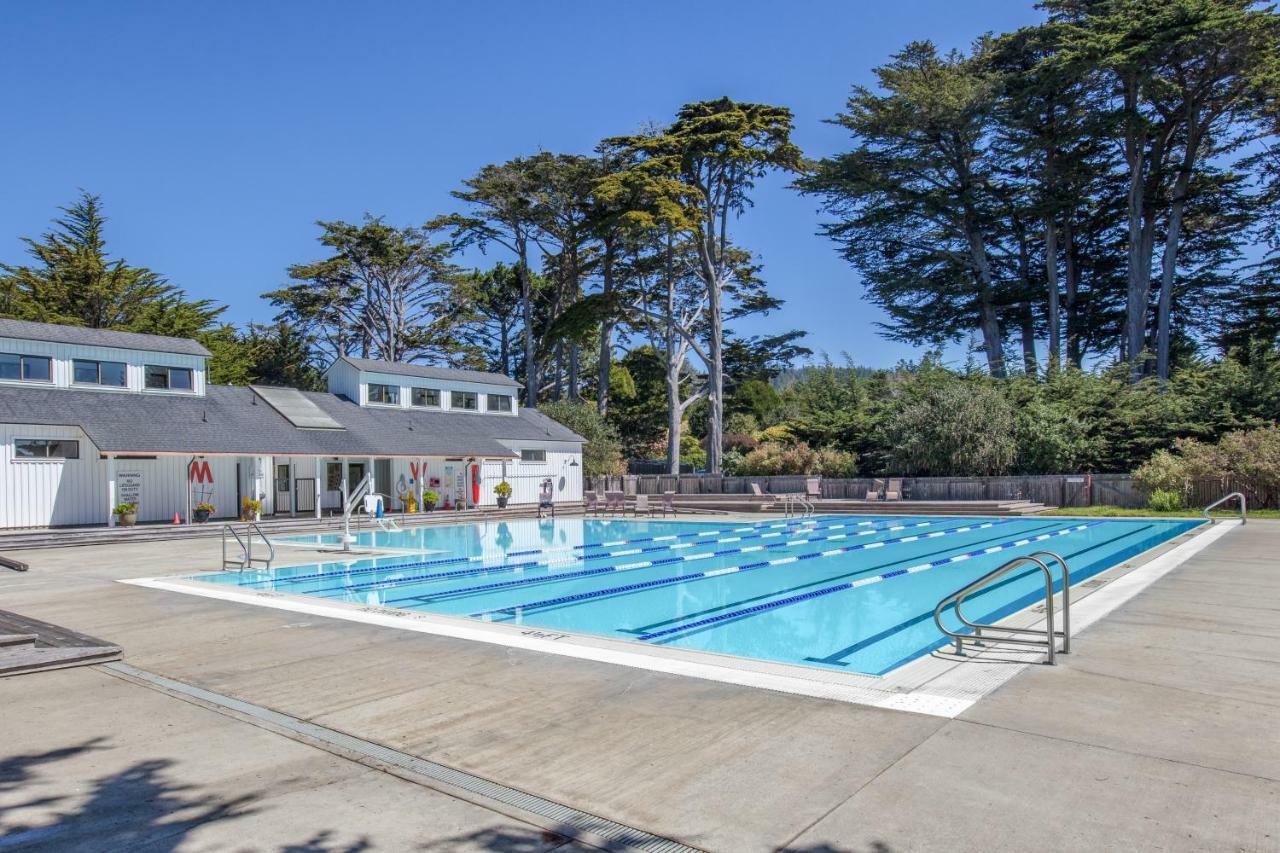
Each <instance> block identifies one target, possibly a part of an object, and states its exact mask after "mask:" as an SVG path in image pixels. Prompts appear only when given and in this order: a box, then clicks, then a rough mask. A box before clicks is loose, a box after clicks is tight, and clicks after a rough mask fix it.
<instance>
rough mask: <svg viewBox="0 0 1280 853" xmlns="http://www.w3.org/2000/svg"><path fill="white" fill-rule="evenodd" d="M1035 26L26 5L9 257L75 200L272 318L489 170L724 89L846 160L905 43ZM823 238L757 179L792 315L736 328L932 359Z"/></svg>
mask: <svg viewBox="0 0 1280 853" xmlns="http://www.w3.org/2000/svg"><path fill="white" fill-rule="evenodd" d="M1039 17H1040V16H1039V13H1037V12H1036V11H1035V9H1034V8H1033V4H1032V2H1030V0H964V2H956V0H898V2H894V3H871V2H849V0H845V1H844V2H812V3H805V2H797V3H777V2H759V0H751V2H745V0H724V2H644V3H627V4H623V3H608V2H594V3H589V2H585V0H584V2H574V3H570V2H542V3H529V2H523V3H521V2H485V3H461V2H458V3H443V2H438V3H426V2H382V3H359V4H357V3H346V4H338V3H321V2H306V3H303V2H293V3H286V2H270V3H261V2H253V3H248V2H219V3H209V4H194V3H172V2H165V3H160V2H156V3H127V2H111V3H91V2H40V3H10V4H6V6H5V12H4V19H5V21H4V26H3V27H2V28H0V115H3V116H4V119H5V126H6V127H5V131H4V132H3V133H0V164H2V165H0V169H3V189H2V190H0V193H2V195H0V199H2V201H0V258H3V259H4V260H5V261H7V262H14V261H16V260H18V259H19V256H20V252H21V248H20V244H19V241H18V238H19V237H20V236H23V235H36V234H39V233H40V232H42V231H43V230H44V229H45V228H46V227H47V225H48V222H49V220H50V219H51V218H52V217H53V215H54V214H55V213H56V208H57V207H58V206H59V205H64V204H67V203H69V202H70V201H71V200H72V199H73V198H74V197H75V195H76V192H77V189H78V188H81V187H83V188H85V189H87V190H90V191H91V192H94V193H97V194H100V195H101V196H102V197H103V200H104V202H105V204H106V211H107V215H108V216H109V217H110V219H111V222H110V224H109V232H108V236H109V239H110V241H111V248H112V250H113V251H114V252H115V253H117V254H120V255H123V256H125V257H126V258H128V259H129V261H130V262H132V263H136V264H140V265H145V266H149V267H152V268H154V269H156V270H158V271H160V272H162V273H164V274H165V275H167V276H168V277H169V278H170V279H171V280H172V281H173V282H174V283H175V284H178V285H180V286H182V287H183V288H185V289H186V290H187V291H188V292H189V293H190V294H191V295H192V296H195V297H212V298H215V299H218V300H220V301H223V302H225V303H226V304H227V305H228V306H229V308H228V311H227V314H226V317H227V319H229V320H231V321H233V322H237V323H241V322H244V321H247V320H255V321H266V320H268V319H270V317H271V314H272V309H271V306H270V305H268V304H267V303H265V302H263V301H262V300H260V299H259V298H258V295H259V294H260V293H262V292H263V291H266V290H269V289H272V288H275V287H278V286H279V285H280V284H281V283H282V282H283V281H284V280H285V274H284V270H285V267H286V266H287V265H288V264H290V263H294V262H298V261H305V260H310V259H313V258H315V257H318V256H319V254H320V252H319V247H318V245H317V244H316V243H315V236H316V233H317V229H316V228H315V226H314V224H313V223H314V221H315V220H317V219H339V218H340V219H348V220H356V219H358V218H359V217H360V216H362V215H363V214H364V213H365V212H366V211H367V212H370V213H373V214H375V215H384V216H386V217H387V218H388V220H389V221H390V222H393V223H396V224H405V225H407V224H419V223H421V222H423V221H425V220H426V219H428V218H430V217H432V216H434V215H436V214H439V213H444V212H448V211H450V210H453V209H454V207H453V204H452V201H453V200H452V199H451V198H450V196H449V191H450V190H451V189H454V188H456V187H457V186H458V183H459V181H460V180H461V179H462V178H464V177H467V176H469V175H472V174H474V173H475V171H476V170H477V169H478V168H480V167H481V166H483V165H484V164H486V163H490V162H500V161H502V160H506V159H508V158H510V157H513V156H517V155H520V154H528V153H531V152H534V151H537V150H539V149H545V150H549V151H557V152H559V151H566V152H584V153H585V152H589V151H590V150H591V148H592V147H593V146H594V144H595V143H596V142H597V141H598V140H599V139H600V138H602V137H604V136H608V135H614V134H620V133H628V132H631V131H634V130H636V129H637V128H639V127H640V126H641V125H642V124H645V123H649V122H665V121H667V120H669V118H670V117H671V116H672V114H673V113H674V112H675V110H676V109H677V108H678V107H679V106H680V105H681V104H683V103H686V102H689V101H696V100H701V99H705V98H712V97H719V96H721V95H728V96H730V97H732V98H735V99H737V100H746V101H763V102H768V103H774V104H782V105H785V106H788V107H790V108H791V109H792V110H793V111H794V112H795V117H796V134H795V139H796V141H797V142H798V144H799V145H800V146H801V147H802V148H803V149H804V151H805V153H806V154H808V155H810V156H822V155H826V154H831V153H834V152H837V151H839V150H841V149H842V146H843V145H844V144H845V138H844V135H843V132H842V131H841V130H840V129H838V128H835V127H831V126H829V125H824V124H823V123H822V120H823V119H824V118H828V117H830V116H831V115H833V114H834V113H835V112H837V111H838V110H839V109H841V108H842V106H843V104H844V100H845V97H846V95H847V93H848V89H849V86H850V85H851V84H854V83H869V82H871V79H872V78H871V71H870V70H871V68H872V67H873V66H875V65H877V64H879V63H881V62H883V61H884V60H885V59H886V57H887V56H888V55H889V54H890V53H891V52H893V51H894V50H896V49H898V48H899V47H901V46H902V45H903V44H905V43H906V42H907V41H909V40H912V39H925V38H927V39H932V40H933V41H935V42H937V43H938V44H940V45H941V46H943V47H944V48H950V47H965V46H967V45H968V44H969V42H970V41H971V40H972V39H973V38H974V37H976V36H978V35H979V34H981V33H983V32H985V31H989V30H996V31H1000V30H1005V29H1010V28H1013V27H1017V26H1021V25H1023V24H1027V23H1031V22H1033V21H1035V20H1038V19H1039ZM818 222H819V218H818V216H817V214H816V212H815V204H814V201H813V200H812V199H806V198H801V197H799V196H797V195H796V194H795V193H793V192H791V191H789V190H787V189H786V188H785V182H784V181H783V180H780V179H779V180H772V181H769V182H767V183H766V184H764V185H762V186H761V188H760V191H759V192H758V194H757V197H756V206H755V208H754V209H752V210H750V211H748V212H747V214H746V216H745V217H744V218H743V219H742V220H740V222H739V223H738V224H737V225H736V227H735V237H736V239H737V241H738V242H739V243H740V244H741V245H743V246H744V247H746V248H749V249H751V250H752V251H754V252H756V253H757V254H758V255H759V256H760V259H761V260H762V261H763V263H764V273H765V275H766V277H767V280H768V281H769V282H771V284H772V286H773V287H774V289H775V291H776V292H777V293H778V294H779V295H780V296H782V297H783V298H785V299H786V300H787V304H786V305H785V307H784V308H783V309H782V310H781V311H780V312H778V313H775V314H773V315H771V316H769V317H767V318H763V319H755V320H751V321H749V322H743V323H740V324H738V327H737V328H739V330H740V331H742V332H745V333H753V332H763V331H769V330H778V329H789V328H800V329H804V330H807V331H808V332H809V339H808V343H809V345H810V346H811V347H812V348H814V349H815V350H819V351H825V352H827V353H830V354H831V355H832V357H833V358H836V359H837V360H839V359H840V357H841V355H840V354H841V353H844V352H847V353H849V355H850V356H852V358H853V359H854V360H855V361H857V362H859V363H862V364H868V365H879V366H887V365H891V364H893V363H894V362H896V361H897V360H898V359H900V358H907V357H913V356H916V355H918V353H916V352H915V351H914V350H912V348H910V347H908V346H904V345H900V344H894V343H890V342H886V341H883V340H882V339H880V338H879V337H877V336H876V334H875V328H874V326H873V323H874V322H875V321H876V320H877V319H879V316H880V315H879V313H878V312H877V311H876V309H875V308H874V307H873V306H871V305H869V304H868V303H866V302H865V301H863V299H862V294H861V287H860V286H859V283H858V280H857V276H856V275H855V274H854V273H853V272H852V271H851V270H850V269H849V268H848V267H847V266H846V265H845V264H844V262H843V261H841V260H840V259H839V258H838V257H837V256H836V254H835V251H834V250H833V247H832V245H831V244H830V243H829V242H828V241H826V240H825V239H823V238H821V237H819V236H817V235H816V233H815V232H816V230H817V226H818ZM476 262H477V263H479V262H485V261H484V259H476ZM962 353H963V350H962V348H957V349H955V350H953V351H952V352H950V353H949V356H952V357H955V358H957V359H958V358H962Z"/></svg>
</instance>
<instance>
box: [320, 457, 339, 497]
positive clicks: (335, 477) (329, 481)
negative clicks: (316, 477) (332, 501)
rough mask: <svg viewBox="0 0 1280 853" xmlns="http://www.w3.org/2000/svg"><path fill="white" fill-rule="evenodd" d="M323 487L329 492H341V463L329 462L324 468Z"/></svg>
mask: <svg viewBox="0 0 1280 853" xmlns="http://www.w3.org/2000/svg"><path fill="white" fill-rule="evenodd" d="M324 487H325V488H326V489H327V490H329V491H331V492H340V491H342V463H341V462H329V463H326V464H325V466H324Z"/></svg>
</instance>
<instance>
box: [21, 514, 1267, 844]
mask: <svg viewBox="0 0 1280 853" xmlns="http://www.w3.org/2000/svg"><path fill="white" fill-rule="evenodd" d="M1277 553H1280V523H1277V522H1263V521H1256V522H1250V523H1249V524H1248V525H1247V526H1245V527H1241V528H1236V529H1234V530H1232V531H1230V532H1229V533H1227V534H1226V535H1225V536H1223V537H1222V538H1221V539H1219V540H1218V541H1217V542H1214V543H1213V544H1211V545H1210V546H1209V547H1208V548H1206V549H1205V550H1204V551H1202V552H1201V553H1200V554H1198V555H1196V556H1195V557H1193V558H1191V559H1190V560H1188V561H1187V562H1186V563H1184V564H1182V565H1181V566H1179V567H1178V568H1176V569H1174V570H1173V571H1172V572H1170V573H1169V574H1168V575H1166V576H1165V577H1163V578H1161V579H1160V580H1158V581H1157V582H1156V583H1155V584H1154V585H1153V586H1151V587H1150V588H1148V589H1146V590H1145V591H1143V592H1141V593H1139V595H1138V596H1137V597H1136V598H1134V599H1133V600H1131V601H1129V602H1128V603H1127V604H1125V605H1123V606H1122V607H1120V608H1119V609H1118V610H1116V611H1115V612H1114V613H1111V614H1110V615H1109V616H1107V617H1106V618H1105V619H1103V620H1101V621H1100V622H1098V623H1097V624H1095V625H1093V626H1092V627H1090V628H1088V629H1087V630H1085V631H1084V632H1082V633H1081V634H1080V635H1079V638H1078V641H1077V643H1076V645H1075V647H1074V648H1073V652H1072V654H1070V655H1067V656H1064V657H1062V658H1060V664H1059V666H1057V667H1052V668H1050V667H1030V668H1028V669H1026V670H1025V671H1023V672H1022V673H1020V674H1019V675H1017V676H1016V677H1015V678H1013V679H1012V680H1011V681H1009V682H1008V683H1007V684H1005V685H1004V686H1003V687H1001V688H999V689H998V690H997V691H996V692H994V693H992V694H991V695H989V696H987V697H986V698H984V699H982V700H980V701H979V702H977V704H975V705H973V706H972V707H970V708H969V709H968V710H967V711H965V712H964V713H963V714H961V715H960V716H959V717H957V718H955V719H950V720H948V719H943V718H939V717H933V716H924V715H919V714H913V713H908V712H903V711H893V710H885V709H879V708H870V707H865V706H859V705H851V704H846V703H839V702H832V701H828V700H823V699H816V698H810V697H802V696H793V695H784V694H779V693H774V692H769V691H764V690H758V689H753V688H748V687H741V686H736V685H731V684H722V683H715V682H710V681H704V680H699V679H692V678H685V677H681V676H675V675H666V674H661V673H654V672H646V671H641V670H636V669H631V668H625V667H617V666H611V665H609V664H604V663H599V662H595V661H585V660H577V659H573V658H567V657H560V656H552V655H546V654H541V653H538V652H532V651H526V650H522V649H513V648H507V647H501V646H494V645H488V644H481V643H473V642H468V641H465V640H458V639H454V638H450V637H441V636H434V635H428V634H418V633H411V632H406V631H401V630H397V629H394V628H385V627H379V626H375V625H367V624H361V623H357V622H349V621H340V620H334V619H326V618H322V617H306V616H301V615H299V614H292V613H288V612H284V611H277V610H271V609H266V608H259V607H250V606H246V605H243V604H239V603H235V602H226V601H219V600H216V599H208V598H199V597H194V596H189V595H184V594H181V593H176V592H169V591H164V590H156V589H147V588H142V587H137V586H130V585H126V584H120V583H115V582H114V581H116V580H120V579H124V578H131V577H138V576H143V575H160V574H166V573H171V572H173V571H174V570H175V567H177V566H181V567H183V569H184V570H186V571H196V570H208V569H213V568H216V566H217V563H218V558H219V552H218V545H217V543H216V541H199V540H189V541H181V542H154V543H152V542H147V543H130V544H121V545H109V546H88V547H83V548H72V549H56V550H44V551H29V552H15V553H14V554H12V556H16V557H18V558H19V559H23V560H25V561H26V562H28V563H30V564H31V571H30V572H28V573H26V574H21V575H20V574H13V573H5V574H0V600H2V601H3V606H4V607H5V608H7V609H11V610H14V611H17V612H19V613H22V614H24V615H27V616H30V617H34V618H37V619H44V620H46V621H50V622H56V623H58V624H61V625H64V626H66V627H69V628H73V629H75V630H78V631H83V632H85V633H89V634H93V635H95V636H100V637H103V638H104V639H107V640H110V641H112V642H115V643H118V644H119V645H121V646H122V647H123V648H124V659H125V661H126V662H127V663H128V664H130V665H132V666H134V667H137V668H139V669H142V670H146V671H148V672H152V673H159V674H161V675H164V676H167V677H169V678H173V679H177V680H179V681H182V682H185V683H189V684H193V685H197V686H199V687H203V688H206V689H208V690H213V691H217V692H219V693H222V694H226V695H228V696H231V697H235V698H237V699H241V700H245V701H248V702H252V703H256V704H258V705H262V706H265V707H267V708H270V709H273V710H276V711H279V712H282V713H284V714H288V715H291V716H293V717H296V718H298V719H300V720H305V721H311V722H314V723H317V724H320V725H323V726H326V727H329V728H330V729H334V730H337V731H340V732H345V733H348V734H351V735H355V736H357V737H360V738H364V739H367V740H370V741H374V742H376V743H380V744H384V745H386V746H389V747H392V748H394V749H397V750H401V751H403V752H406V753H410V754H412V755H416V756H422V757H424V758H429V759H431V760H434V761H437V762H440V763H442V764H445V765H449V766H451V767H456V768H459V769H462V770H465V771H469V772H471V773H474V774H477V775H479V776H482V777H484V778H486V779H491V780H494V781H496V782H500V783H503V784H505V785H508V786H512V787H514V788H518V789H521V790H524V791H528V792H531V793H534V794H538V795H540V796H542V797H546V798H549V799H552V800H555V801H558V802H561V803H565V804H568V805H571V806H574V807H576V808H579V809H583V810H585V811H588V812H592V813H595V814H598V815H601V816H604V817H607V818H611V819H613V820H616V821H620V822H622V823H625V824H628V825H630V826H634V827H637V828H639V829H643V830H647V831H648V832H651V833H654V834H656V835H659V836H663V837H667V838H672V839H676V840H678V841H680V842H683V843H684V844H686V845H690V846H693V847H698V848H702V849H706V850H716V851H757V850H759V851H765V850H776V849H786V850H794V851H812V852H813V853H817V851H826V853H833V851H850V852H851V853H852V851H857V853H863V851H902V850H948V851H958V850H975V851H976V850H1025V849H1033V848H1038V849H1053V850H1086V849H1087V850H1133V849H1156V848H1159V849H1165V850H1280V737H1277V735H1276V732H1277V731H1280V569H1278V568H1277V566H1276V564H1275V562H1276V561H1275V555H1276V554H1277ZM306 558H307V555H306V554H305V553H299V554H298V555H297V561H298V562H302V561H304V560H305V559H306ZM0 702H2V703H3V707H4V709H5V713H4V724H3V732H4V737H3V740H2V743H3V745H4V746H3V749H0V850H6V849H12V848H19V849H21V848H23V847H24V845H25V846H30V847H32V848H39V847H40V846H42V845H44V846H46V847H47V848H48V849H55V848H56V849H60V850H66V849H76V844H75V843H69V842H75V841H76V839H79V841H78V843H79V844H80V845H81V849H111V848H113V847H129V848H131V849H140V850H147V849H164V850H179V849H180V850H188V849H189V850H197V849H198V850H220V849H233V850H245V849H251V850H316V851H323V850H359V849H392V850H394V849H410V848H416V849H424V850H505V851H526V850H527V851H534V850H549V849H565V850H567V849H578V848H572V847H569V846H567V842H565V840H564V839H563V838H562V837H560V836H557V835H556V834H554V832H552V833H550V834H544V833H546V827H540V826H535V825H533V824H531V823H529V822H522V821H521V820H519V819H518V816H512V815H511V814H509V813H506V814H504V813H500V812H499V811H496V810H491V809H486V808H484V807H483V805H482V804H476V803H471V802H463V801H460V800H457V799H454V798H452V797H449V796H446V795H445V794H443V793H438V792H436V791H434V790H431V789H430V788H427V787H423V786H420V785H416V784H413V783H411V782H407V781H404V780H402V779H400V778H397V777H395V776H391V775H389V774H386V773H381V772H380V771H377V770H371V769H369V768H367V767H366V766H364V765H361V764H357V763H355V762H351V761H348V760H346V759H344V758H340V757H338V756H336V755H333V754H332V753H330V752H325V751H322V750H320V749H317V748H315V747H314V746H310V745H306V744H304V743H302V742H299V741H297V740H294V739H291V738H288V737H285V736H283V735H281V734H277V733H275V732H272V731H268V730H265V729H263V728H261V727H258V726H254V725H251V724H250V723H248V722H244V721H242V720H240V719H238V718H235V717H233V716H229V715H227V714H224V713H219V712H217V711H213V710H209V709H207V708H203V707H199V706H196V705H192V704H190V703H189V702H186V701H184V700H182V699H179V698H174V697H173V696H171V695H169V694H167V693H162V692H157V691H155V690H153V689H152V688H149V687H146V686H142V685H140V684H136V683H134V682H131V681H125V680H122V679H121V678H119V677H117V676H116V675H114V674H111V673H109V672H106V671H103V670H102V669H101V668H97V667H94V668H84V669H77V670H68V671H62V672H57V673H44V674H37V675H28V676H21V677H16V678H10V679H3V680H0ZM246 797H248V798H249V799H243V798H246ZM24 803H25V804H26V805H22V804H24ZM58 833H64V834H63V835H59V834H58ZM58 839H61V840H60V841H59V840H58Z"/></svg>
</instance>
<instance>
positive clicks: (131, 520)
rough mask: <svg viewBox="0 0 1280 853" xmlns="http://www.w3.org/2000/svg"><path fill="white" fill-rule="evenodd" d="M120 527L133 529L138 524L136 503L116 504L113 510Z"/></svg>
mask: <svg viewBox="0 0 1280 853" xmlns="http://www.w3.org/2000/svg"><path fill="white" fill-rule="evenodd" d="M112 512H114V513H115V514H116V518H117V519H118V520H119V522H120V526H121V527H133V526H134V525H135V524H137V523H138V505H137V504H136V503H123V504H118V505H117V506H116V508H115V509H114V510H112Z"/></svg>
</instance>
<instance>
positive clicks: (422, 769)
mask: <svg viewBox="0 0 1280 853" xmlns="http://www.w3.org/2000/svg"><path fill="white" fill-rule="evenodd" d="M103 666H104V668H106V669H109V670H111V671H113V672H115V673H118V674H119V675H122V676H124V677H126V678H128V679H130V680H133V681H140V682H143V683H145V684H148V685H151V686H154V687H158V688H160V689H161V690H164V691H167V692H170V693H176V694H179V695H182V696H189V697H191V698H192V699H196V700H199V701H200V702H203V703H205V704H208V705H213V706H215V707H219V708H225V709H227V710H229V711H233V712H235V713H237V714H241V715H244V716H246V717H250V718H252V719H254V720H259V721H261V722H264V723H267V724H269V725H270V726H272V727H275V728H280V729H285V730H287V731H289V732H293V733H295V734H298V735H301V736H303V737H305V738H307V739H309V740H312V741H317V742H319V743H322V744H328V745H330V746H333V747H335V748H337V749H339V750H342V751H343V752H347V753H355V754H357V755H361V756H365V757H367V758H370V759H372V760H374V761H377V762H379V763H382V764H386V765H390V766H393V767H397V768H399V769H401V770H404V771H407V772H408V773H410V774H413V775H415V776H421V777H425V778H427V779H431V780H434V781H436V782H440V783H443V784H445V785H448V786H449V787H451V788H455V789H459V790H462V791H466V792H467V793H469V794H472V795H474V796H476V797H477V798H481V799H484V800H489V801H491V802H497V803H501V804H503V805H505V806H509V807H511V808H515V809H519V810H521V811H523V812H527V813H529V814H532V815H536V816H538V817H540V818H543V819H544V820H547V821H552V822H553V823H554V824H555V825H556V826H555V828H554V829H553V831H556V832H559V833H560V834H562V835H564V834H568V835H575V836H577V837H578V838H579V840H581V841H584V842H586V843H588V844H592V845H595V846H604V847H606V848H610V849H624V850H643V851H646V853H686V851H687V853H701V851H699V849H698V848H696V847H690V846H688V845H686V844H681V843H680V842H678V841H673V840H671V839H669V838H663V837H661V836H658V835H653V834H652V833H649V832H645V831H644V830H641V829H636V828H635V827H632V826H627V825H626V824H623V823H618V822H617V821H613V820H609V819H608V818H604V817H600V816H599V815H594V814H591V813H590V812H584V811H581V810H579V809H575V808H573V807H571V806H567V805H565V804H563V803H557V802H555V801H554V800H548V799H546V798H544V797H539V796H537V795H535V794H530V793H527V792H525V791H521V790H518V789H516V788H509V787H507V786H506V785H501V784H499V783H497V782H493V781H490V780H488V779H485V778H483V777H480V776H475V775H473V774H471V773H467V772H465V771H463V770H457V769H455V768H453V767H448V766H446V765H443V764H437V763H436V762H434V761H428V760H427V759H425V758H419V757H417V756H415V755H409V754H408V753H404V752H400V751H399V750H395V749H391V748H389V747H386V746H382V745H381V744H377V743H373V742H371V741H367V740H364V739H362V738H358V737H354V736H352V735H349V734H344V733H343V732H340V731H336V730H334V729H330V728H326V727H325V726H319V725H316V724H314V723H308V722H306V721H305V720H299V719H298V718H297V717H291V716H289V715H288V714H282V713H280V712H278V711H272V710H271V709H269V708H264V707H262V706H261V705H255V704H253V703H251V702H245V701H242V700H240V699H235V698H232V697H230V696H225V695H223V694H221V693H216V692H214V691H211V690H205V689H204V688H201V687H196V686H195V685H193V684H187V683H185V682H182V681H175V680H174V679H172V678H166V677H165V676H163V675H157V674H156V673H153V672H147V671H146V670H143V669H138V668H137V667H134V666H130V665H129V664H126V663H108V664H104V665H103Z"/></svg>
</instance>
